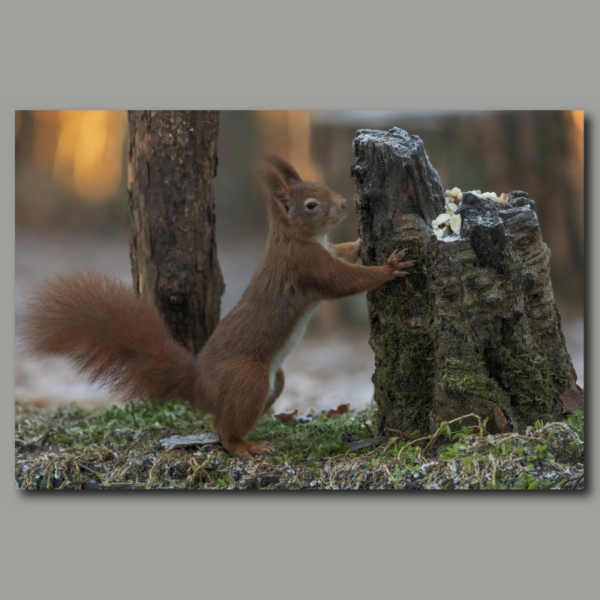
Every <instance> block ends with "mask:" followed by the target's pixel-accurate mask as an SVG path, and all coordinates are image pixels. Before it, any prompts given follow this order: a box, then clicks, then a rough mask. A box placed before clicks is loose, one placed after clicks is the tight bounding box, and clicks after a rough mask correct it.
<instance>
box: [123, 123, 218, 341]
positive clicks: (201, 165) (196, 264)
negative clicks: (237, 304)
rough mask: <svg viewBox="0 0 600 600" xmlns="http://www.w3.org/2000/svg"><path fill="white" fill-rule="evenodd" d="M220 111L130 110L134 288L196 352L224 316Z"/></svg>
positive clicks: (130, 191) (175, 333)
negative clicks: (218, 208) (217, 199)
mask: <svg viewBox="0 0 600 600" xmlns="http://www.w3.org/2000/svg"><path fill="white" fill-rule="evenodd" d="M218 130H219V113H218V111H129V132H130V148H129V186H128V190H129V213H128V217H129V225H130V231H131V238H130V244H129V245H130V255H131V271H132V275H133V281H134V286H135V288H136V289H137V291H138V292H139V293H140V294H142V295H143V296H145V297H147V298H149V299H150V300H152V302H154V303H155V304H156V306H157V307H158V308H159V310H160V311H161V313H162V314H163V315H164V318H165V321H166V323H167V325H168V326H169V329H170V330H171V332H172V333H173V336H174V337H175V339H177V340H178V341H179V342H180V343H181V344H183V345H184V346H185V347H186V348H188V349H189V350H190V351H192V352H194V353H197V352H198V351H199V350H200V348H201V347H202V345H203V344H204V343H205V342H206V340H207V339H208V337H209V336H210V334H211V333H212V331H213V329H214V328H215V327H216V325H217V323H218V322H219V312H220V304H221V296H222V294H223V290H224V284H223V277H222V275H221V269H220V267H219V262H218V260H217V249H216V242H215V212H214V204H215V203H214V184H213V180H214V178H215V176H216V174H217V151H216V146H217V134H218Z"/></svg>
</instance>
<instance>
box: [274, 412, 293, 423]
mask: <svg viewBox="0 0 600 600" xmlns="http://www.w3.org/2000/svg"><path fill="white" fill-rule="evenodd" d="M297 415H298V411H297V410H295V411H294V412H289V413H279V414H278V415H273V416H274V417H275V418H276V419H277V420H278V421H279V422H280V423H287V422H288V421H292V420H293V419H295V418H296V416H297Z"/></svg>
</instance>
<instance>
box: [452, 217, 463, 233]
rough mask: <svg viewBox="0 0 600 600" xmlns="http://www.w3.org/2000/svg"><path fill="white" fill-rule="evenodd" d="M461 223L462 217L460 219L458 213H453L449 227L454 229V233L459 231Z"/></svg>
mask: <svg viewBox="0 0 600 600" xmlns="http://www.w3.org/2000/svg"><path fill="white" fill-rule="evenodd" d="M461 225H462V219H461V217H460V215H454V216H453V217H452V218H451V219H450V228H451V229H452V231H454V233H456V232H457V231H460V226H461Z"/></svg>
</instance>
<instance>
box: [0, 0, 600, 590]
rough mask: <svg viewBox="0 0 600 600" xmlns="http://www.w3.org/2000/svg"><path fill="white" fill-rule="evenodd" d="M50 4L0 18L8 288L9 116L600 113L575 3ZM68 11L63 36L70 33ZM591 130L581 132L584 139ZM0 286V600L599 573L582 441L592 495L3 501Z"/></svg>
mask: <svg viewBox="0 0 600 600" xmlns="http://www.w3.org/2000/svg"><path fill="white" fill-rule="evenodd" d="M61 4H67V3H65V2H62V3H61V2H54V3H52V4H51V5H50V4H48V5H40V8H35V7H33V6H32V3H26V4H24V5H22V7H21V6H19V7H17V8H14V7H13V8H11V9H10V15H9V14H7V12H8V11H6V10H5V11H4V16H3V24H4V25H5V27H4V30H5V31H4V32H3V35H2V36H1V42H0V43H1V44H2V46H1V47H2V53H1V55H2V57H3V58H4V64H3V69H2V74H3V76H2V87H1V89H2V94H3V95H2V108H1V112H0V134H1V138H0V139H1V140H2V144H1V152H2V155H1V158H2V160H1V162H0V164H1V165H2V169H1V174H2V177H1V179H2V191H3V198H4V202H2V210H3V219H2V221H1V224H0V227H1V228H2V236H1V241H0V244H1V245H2V246H1V247H2V253H1V255H2V262H3V267H4V269H3V273H4V274H5V276H6V277H8V276H9V274H11V276H13V277H14V230H13V223H14V205H13V202H12V199H13V198H14V145H13V141H12V140H13V137H12V136H13V133H14V112H13V111H14V110H15V109H25V108H46V109H50V108H86V109H87V108H190V107H193V108H218V109H222V110H224V109H227V108H231V109H232V108H243V109H252V108H262V109H270V108H285V109H291V108H311V109H314V108H321V109H343V108H369V109H391V108H402V109H421V110H422V109H440V108H441V109H470V108H477V109H498V108H502V109H525V108H528V109H550V108H552V109H557V108H571V109H585V110H586V122H587V127H588V129H587V130H586V133H589V132H590V127H591V125H594V124H595V123H596V119H597V118H598V117H600V106H599V104H600V103H599V99H600V90H599V83H598V80H597V78H595V77H592V76H591V74H593V73H595V72H596V70H597V65H596V63H597V60H596V58H597V52H596V46H595V45H593V43H594V40H595V39H596V36H595V34H594V32H592V31H588V29H589V28H590V27H591V26H592V24H593V23H596V22H597V17H594V16H592V15H585V14H583V13H582V12H579V11H577V10H575V9H574V8H571V9H570V10H572V12H570V13H568V14H565V13H563V11H556V12H551V11H543V14H542V15H541V14H540V13H539V12H538V11H539V9H537V8H531V9H530V8H528V6H527V4H526V3H518V4H516V3H515V4H516V7H513V6H512V5H511V3H509V4H507V3H504V4H503V5H502V7H501V8H502V13H501V14H496V15H494V17H493V19H489V20H486V19H485V18H484V20H483V21H482V22H481V23H480V24H475V23H473V24H470V23H469V22H468V21H466V20H459V19H456V20H455V21H452V20H451V17H452V16H453V15H455V14H456V5H455V4H453V3H448V4H446V5H444V6H445V8H442V9H440V11H439V12H437V13H436V12H435V10H434V9H433V7H431V5H430V4H429V3H423V8H419V9H417V10H418V11H420V12H421V13H422V15H421V16H420V17H417V16H416V15H415V11H414V10H413V11H412V12H410V13H409V12H407V9H406V8H405V7H404V5H403V4H401V3H398V4H397V8H395V9H394V11H393V12H392V13H390V12H382V11H383V8H380V7H379V6H378V5H374V4H373V3H346V4H344V5H339V6H337V7H336V8H335V9H330V8H325V5H323V4H322V3H320V2H319V3H318V4H317V3H315V2H311V1H306V2H304V3H303V4H302V10H294V11H293V14H292V12H290V14H289V16H288V17H287V18H286V19H285V21H282V22H279V23H277V22H275V21H274V20H273V15H272V14H270V13H269V10H268V9H269V8H270V7H274V6H275V5H274V4H271V3H265V2H262V3H261V2H253V3H247V4H244V5H243V7H235V8H234V7H231V6H230V5H229V3H227V4H225V3H223V7H222V8H221V7H218V8H215V6H217V5H214V4H213V5H211V6H210V7H206V6H204V5H197V7H194V8H192V7H191V6H186V7H185V8H182V7H180V6H179V5H178V4H177V3H168V4H152V5H149V6H148V7H144V8H142V7H141V6H139V7H138V6H136V7H135V8H129V7H127V8H125V7H124V6H123V5H122V4H120V3H119V4H117V3H116V2H110V1H108V2H105V3H103V4H101V5H98V4H97V3H94V4H92V5H89V8H88V7H87V5H86V7H85V8H84V6H83V5H77V8H76V9H75V7H74V6H71V7H70V12H65V13H64V14H62V13H61V12H60V10H59V9H60V5H61ZM267 4H268V5H269V6H268V7H267V10H265V9H264V6H265V5H267ZM42 6H43V7H42ZM113 7H114V10H111V9H112V8H113ZM517 7H518V8H517ZM136 9H137V10H136ZM75 10H76V12H77V15H78V16H80V18H81V21H80V22H79V23H73V22H71V21H70V20H69V19H70V18H72V17H73V14H74V12H73V11H75ZM273 10H274V8H273ZM277 10H278V11H279V10H280V9H277ZM65 14H66V16H65ZM478 14H479V15H480V16H481V17H485V15H483V14H481V13H480V12H479V13H478ZM281 16H283V15H281ZM466 16H467V15H465V18H466ZM472 16H473V15H472ZM422 17H424V18H425V19H428V22H427V27H426V30H425V28H424V26H423V21H420V18H422ZM433 17H435V18H433ZM530 19H531V25H532V27H534V29H529V27H528V24H529V20H530ZM540 19H543V27H542V26H541V21H540ZM369 22H372V23H373V25H369ZM375 24H376V25H375ZM538 28H539V29H538ZM532 31H539V33H538V34H537V35H533V34H532ZM363 32H364V33H363ZM367 32H368V33H367ZM569 32H570V35H569ZM565 33H566V35H565ZM559 34H560V35H559ZM91 46H93V49H91ZM365 51H368V56H367V55H365V54H363V53H364V52H365ZM528 51H530V52H531V54H530V55H527V54H524V53H527V52H528ZM261 67H262V68H261ZM592 134H593V135H595V137H596V138H597V131H596V130H595V127H594V129H593V130H592ZM596 145H597V142H596V140H588V143H587V145H586V151H587V160H586V168H587V179H586V184H587V185H586V187H587V190H586V195H587V205H586V217H587V218H586V225H587V233H588V234H589V232H590V231H596V230H597V225H598V223H597V221H598V211H597V210H596V209H595V208H594V207H593V201H592V200H593V199H594V198H595V189H592V186H593V184H594V181H593V177H592V174H593V173H595V172H598V171H599V167H600V165H599V164H598V163H599V155H598V153H597V152H596ZM587 240H589V241H587ZM586 243H587V253H586V256H587V257H588V260H587V275H588V285H587V294H586V306H588V307H590V306H594V304H593V300H592V298H594V299H596V298H598V293H597V292H598V290H597V278H596V281H594V282H592V280H591V278H590V277H591V274H592V272H591V267H590V263H591V261H590V256H592V255H596V253H597V243H596V242H595V240H594V239H590V238H589V235H588V236H586ZM10 288H11V286H8V285H5V286H4V292H3V295H2V303H3V310H2V312H1V313H0V314H1V318H2V322H3V332H4V335H3V341H2V343H3V344H4V346H5V352H4V354H3V356H4V357H5V360H3V361H2V369H3V375H4V377H2V384H3V386H4V394H3V397H4V398H5V402H3V403H2V404H1V405H0V410H1V411H2V420H1V422H2V423H3V429H4V434H3V435H2V452H0V461H1V462H2V465H3V469H2V473H3V476H2V478H1V483H0V488H1V490H2V492H1V493H2V496H1V499H0V506H2V521H3V523H2V525H3V527H2V536H1V537H2V545H3V547H4V550H5V552H4V553H3V559H2V567H3V571H4V572H5V573H7V575H8V576H7V577H5V578H3V581H2V583H1V584H0V586H1V588H5V587H9V588H10V589H9V590H7V591H8V594H7V596H6V597H10V598H20V597H24V598H31V597H35V596H37V595H38V594H44V596H45V597H47V596H50V597H53V596H54V595H56V597H63V598H64V597H65V596H75V595H77V596H79V595H80V594H82V593H85V595H86V596H91V597H100V596H101V595H102V596H104V595H106V594H115V595H117V596H122V597H128V596H133V597H137V596H142V595H143V596H144V597H148V595H150V596H156V597H158V596H159V595H160V596H164V595H165V592H166V593H169V592H170V593H173V592H175V593H177V592H179V591H184V590H186V591H187V590H189V591H191V592H193V593H194V592H195V593H196V594H201V595H205V594H207V593H210V592H211V591H213V590H215V591H216V590H220V591H222V593H223V595H225V596H226V597H228V598H230V597H235V595H237V594H244V596H247V595H250V596H256V597H263V596H264V595H265V594H273V595H274V594H275V593H277V595H278V596H284V597H295V596H296V595H299V592H296V591H295V590H299V591H300V590H301V589H302V588H305V589H306V588H308V590H309V591H312V592H313V593H314V594H316V595H317V596H323V595H325V593H327V591H326V590H331V591H333V590H335V591H336V592H337V593H336V596H337V595H338V594H339V595H341V594H342V593H344V595H347V592H345V591H344V592H342V590H347V589H350V590H352V591H353V592H354V594H361V595H364V594H367V593H377V594H381V593H384V594H387V593H390V592H392V591H393V590H395V591H397V592H398V593H400V594H403V595H404V594H406V593H409V592H411V591H417V590H427V591H426V592H425V593H426V594H427V595H429V594H431V595H433V594H434V593H435V591H437V590H438V589H439V590H440V591H442V590H443V591H444V593H445V594H450V595H453V594H459V593H460V594H462V590H465V589H469V590H471V591H474V590H475V589H480V590H482V591H485V594H486V595H492V596H494V595H495V594H496V595H498V596H500V594H502V595H505V594H506V593H507V592H508V593H516V594H518V595H525V594H529V593H531V591H533V590H535V591H536V592H538V593H540V592H544V595H545V596H547V595H548V592H549V593H550V595H552V594H553V593H554V594H557V595H558V594H561V595H562V594H564V592H565V591H567V590H568V592H569V593H570V594H573V593H577V592H580V591H583V590H582V587H581V586H582V585H586V584H587V583H589V585H590V586H591V585H592V581H593V578H594V576H595V573H594V571H593V570H589V569H586V566H592V564H593V563H592V561H594V562H595V558H596V549H595V546H596V541H597V539H598V533H599V527H598V524H599V521H600V517H599V512H598V510H597V508H596V507H595V506H594V496H595V495H596V494H595V493H590V492H591V490H590V485H591V481H592V480H597V475H598V461H597V460H593V461H592V458H594V459H595V454H596V447H597V444H593V447H592V444H590V443H588V463H587V467H588V473H589V477H588V479H589V481H588V484H587V485H588V492H587V493H585V494H579V495H570V496H566V495H564V494H563V495H556V496H555V497H553V496H549V495H547V494H546V495H544V496H541V495H529V496H527V497H525V496H524V497H522V498H521V497H515V496H514V495H513V496H511V497H506V498H505V497H502V496H499V495H493V496H491V495H490V496H489V497H486V498H483V497H482V495H477V496H470V497H469V496H467V495H464V494H455V495H452V494H443V495H436V494H431V495H428V496H426V495H423V494H419V495H414V496H411V495H401V494H398V495H389V494H386V495H380V496H377V495H373V496H369V495H367V494H361V495H360V496H351V495H349V494H346V495H326V496H325V495H318V494H316V495H310V497H307V496H306V495H292V496H289V497H285V496H284V495H282V494H277V495H271V496H270V495H267V494H265V495H258V494H256V495H248V494H245V495H237V496H226V495H224V494H219V495H217V496H214V497H212V496H209V495H207V494H203V495H198V494H188V495H177V496H169V495H166V494H161V493H155V494H144V495H143V496H141V497H135V496H136V493H135V492H130V493H118V494H116V495H111V497H106V496H107V495H106V494H102V495H100V494H92V495H87V496H86V497H84V498H82V497H81V495H80V494H79V495H76V494H64V495H60V496H59V495H50V494H25V493H18V492H16V491H14V490H13V489H12V486H11V480H12V473H13V461H12V459H13V434H12V420H13V414H14V413H13V405H12V400H11V399H12V397H13V392H14V389H13V385H14V368H13V367H14V365H13V361H12V360H10V357H12V356H13V335H14V318H13V315H14V297H13V293H12V289H10ZM588 313H590V311H589V310H588ZM586 323H588V324H589V326H590V330H591V329H592V327H591V326H592V325H593V334H594V343H592V341H591V340H590V338H589V337H588V339H587V342H586V351H587V352H586V361H587V364H586V383H587V385H586V388H587V389H588V397H589V398H593V397H594V396H593V395H592V394H591V393H590V391H589V390H591V389H594V387H593V386H594V385H595V383H594V382H595V374H594V373H593V371H592V369H590V368H589V365H591V364H594V363H593V361H592V359H591V358H590V357H591V356H594V351H593V349H594V347H595V341H596V340H597V335H598V331H597V322H596V319H594V318H593V316H592V315H591V314H588V315H586ZM590 386H592V387H590ZM590 417H593V420H592V419H591V418H590ZM590 425H591V426H590ZM597 429H598V414H597V411H595V410H593V411H592V410H588V431H590V430H593V431H596V430H597ZM591 454H593V455H594V456H593V457H592V456H591ZM592 469H593V472H592ZM592 476H593V479H592ZM594 487H595V488H596V489H597V486H594ZM575 550H576V551H575ZM582 582H585V583H584V584H582ZM382 584H383V585H382ZM496 590H498V591H497V592H496Z"/></svg>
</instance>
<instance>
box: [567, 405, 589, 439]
mask: <svg viewBox="0 0 600 600" xmlns="http://www.w3.org/2000/svg"><path fill="white" fill-rule="evenodd" d="M565 423H567V424H568V425H569V427H570V428H571V429H572V430H573V431H575V432H576V433H577V435H578V436H579V439H580V440H581V441H583V435H584V424H585V423H584V414H583V408H582V409H581V410H577V411H575V412H574V413H573V414H572V415H567V417H566V418H565Z"/></svg>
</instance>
